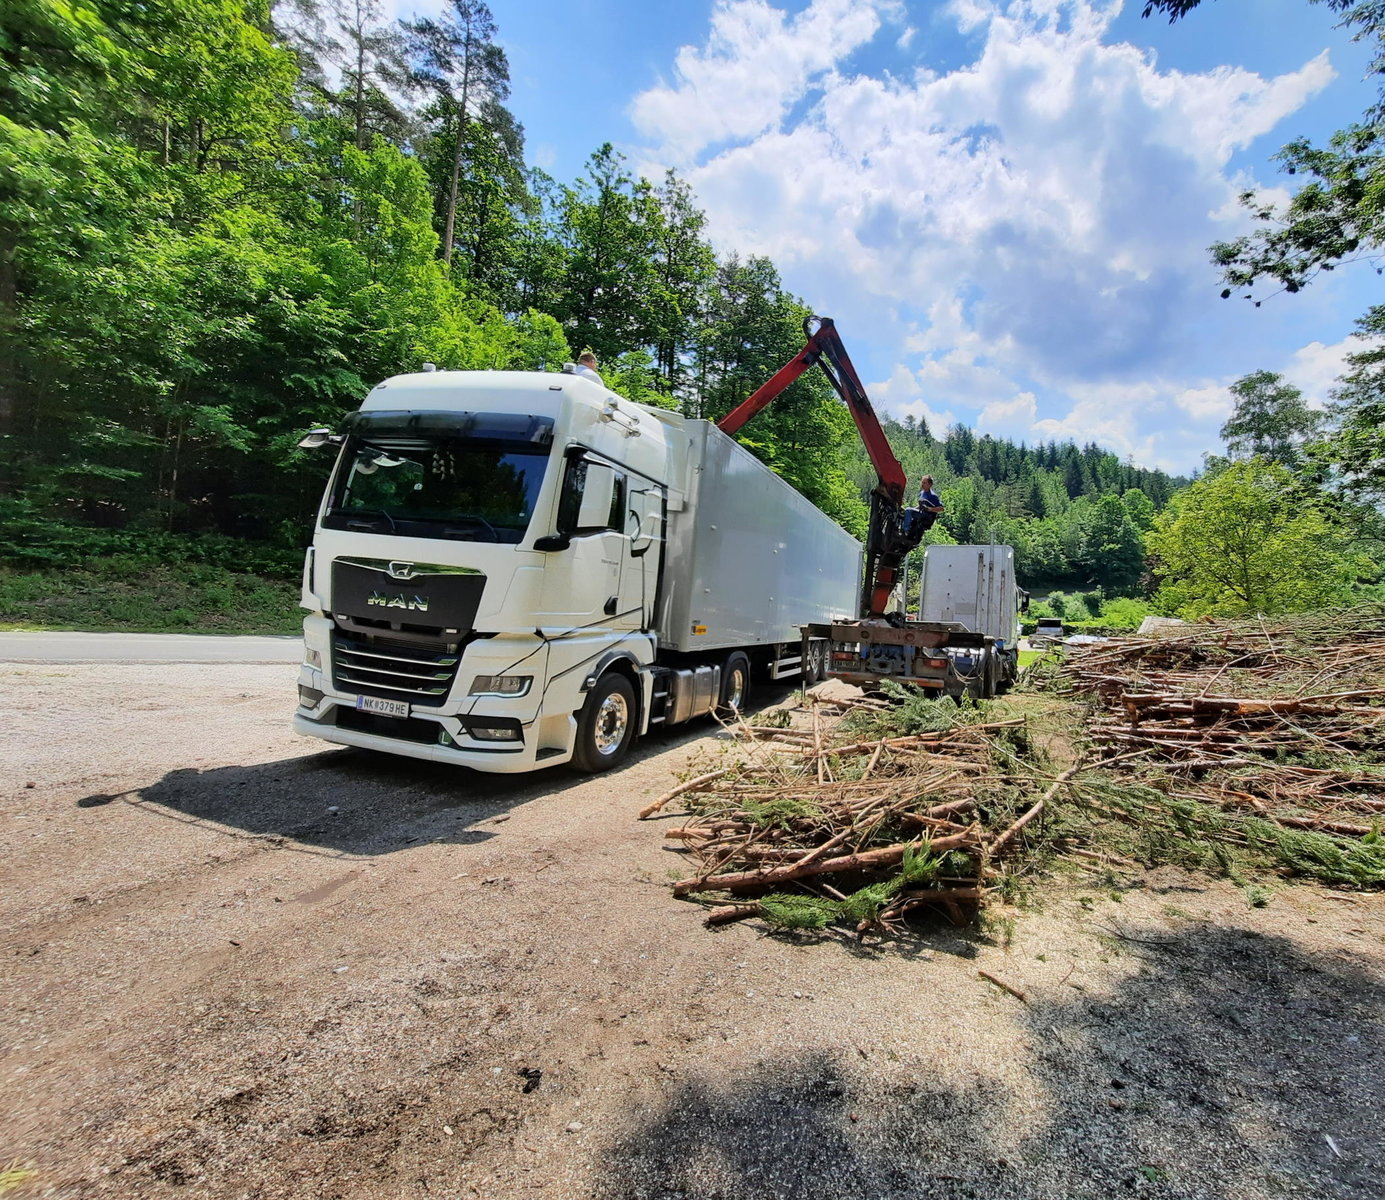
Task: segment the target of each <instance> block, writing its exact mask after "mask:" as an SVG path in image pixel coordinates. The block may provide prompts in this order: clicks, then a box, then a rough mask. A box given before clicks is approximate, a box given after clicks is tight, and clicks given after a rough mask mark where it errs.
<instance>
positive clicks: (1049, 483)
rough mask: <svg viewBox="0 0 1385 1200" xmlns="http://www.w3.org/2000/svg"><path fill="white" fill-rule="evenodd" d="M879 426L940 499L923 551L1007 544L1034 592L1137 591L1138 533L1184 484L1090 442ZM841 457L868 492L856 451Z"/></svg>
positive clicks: (1141, 562)
mask: <svg viewBox="0 0 1385 1200" xmlns="http://www.w3.org/2000/svg"><path fill="white" fill-rule="evenodd" d="M885 429H886V434H887V436H888V437H889V439H890V443H891V444H892V445H893V446H894V448H895V451H896V453H897V454H898V456H899V459H900V462H901V463H903V465H904V468H905V470H906V471H907V472H908V475H909V486H910V488H911V489H912V490H913V491H916V490H917V484H918V480H919V477H920V476H922V475H931V476H933V479H934V484H935V490H937V491H938V493H939V494H940V495H941V496H942V499H943V505H944V510H945V511H944V513H943V516H942V517H941V518H940V520H939V522H938V524H937V525H936V526H934V528H933V530H932V531H930V533H929V535H928V538H927V542H928V544H932V543H934V542H956V543H963V544H970V543H987V542H994V543H998V544H1001V545H1009V546H1013V547H1014V548H1015V567H1016V571H1017V572H1018V574H1019V576H1020V579H1021V581H1022V582H1023V583H1024V584H1026V586H1029V587H1033V588H1039V589H1047V588H1050V587H1055V588H1056V587H1064V588H1081V589H1086V590H1090V589H1093V588H1095V589H1098V590H1100V591H1103V592H1104V593H1105V594H1106V595H1132V594H1134V593H1136V592H1138V591H1139V590H1140V588H1141V582H1142V576H1143V573H1144V569H1145V553H1144V535H1145V533H1146V531H1147V530H1148V529H1149V528H1150V527H1151V525H1152V523H1153V520H1154V516H1155V513H1156V512H1158V511H1159V510H1160V509H1162V508H1163V507H1164V505H1165V504H1167V503H1168V500H1169V498H1170V497H1171V496H1172V495H1173V494H1174V493H1175V492H1176V491H1177V490H1178V489H1179V488H1180V487H1183V486H1186V484H1187V480H1185V479H1182V478H1178V477H1174V476H1170V475H1167V474H1165V473H1164V472H1163V471H1152V470H1145V469H1142V468H1139V467H1136V466H1133V465H1132V464H1130V463H1128V462H1124V461H1122V460H1121V459H1120V458H1118V457H1117V456H1116V455H1115V454H1113V453H1111V452H1110V451H1109V450H1103V449H1101V448H1100V447H1099V446H1096V445H1093V444H1090V443H1089V444H1088V445H1086V446H1082V447H1078V446H1077V445H1076V444H1075V443H1073V442H1045V443H1041V444H1039V445H1036V446H1026V445H1022V444H1016V443H1014V442H1011V441H1008V440H1007V439H1004V438H996V437H992V436H991V435H989V434H982V435H980V436H977V435H976V434H975V433H974V432H972V430H970V429H967V428H965V427H964V426H961V425H952V426H950V427H949V428H948V430H947V431H946V433H945V434H944V436H943V437H942V438H941V439H937V438H934V437H933V435H932V433H931V432H930V430H929V429H928V427H927V425H926V424H925V423H923V422H919V421H916V420H915V419H914V418H912V417H909V418H906V419H905V420H904V421H902V422H896V421H887V422H886V425H885ZM849 454H850V458H851V468H850V474H851V476H852V478H853V479H855V480H856V481H857V483H858V484H859V485H860V486H862V487H869V486H870V485H871V484H873V483H874V479H875V476H874V472H873V470H872V468H871V466H870V462H869V460H868V459H867V457H866V455H865V451H864V449H856V448H854V447H853V449H852V450H851V451H850V452H849Z"/></svg>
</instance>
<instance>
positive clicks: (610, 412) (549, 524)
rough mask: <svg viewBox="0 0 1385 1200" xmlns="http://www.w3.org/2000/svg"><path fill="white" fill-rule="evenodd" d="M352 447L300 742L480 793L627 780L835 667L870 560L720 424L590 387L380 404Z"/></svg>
mask: <svg viewBox="0 0 1385 1200" xmlns="http://www.w3.org/2000/svg"><path fill="white" fill-rule="evenodd" d="M328 442H330V443H339V444H340V454H339V457H338V459H337V465H336V469H335V471H334V472H333V475H332V478H331V481H330V482H329V484H328V487H327V491H326V494H325V496H324V498H323V501H322V505H321V508H320V509H319V512H318V519H317V526H316V530H315V533H314V536H313V544H312V547H311V549H310V550H309V551H308V555H307V561H306V564H305V568H304V576H303V597H302V604H303V607H304V608H306V609H307V610H308V616H307V617H306V618H305V620H304V622H303V634H304V648H305V659H304V665H303V668H302V672H301V674H300V676H299V706H298V710H297V712H296V714H295V716H294V727H295V729H297V730H298V731H299V732H300V733H305V734H310V735H312V736H314V737H320V738H325V739H327V740H328V741H332V742H339V743H343V744H345V745H352V746H364V747H369V748H371V749H375V750H384V751H389V752H391V753H396V754H404V755H409V756H411V757H414V758H424V759H429V760H432V761H438V762H452V763H459V764H462V765H464V766H469V767H474V768H477V769H478V770H483V771H504V772H517V771H529V770H533V769H535V768H537V767H543V766H548V765H551V764H558V763H568V762H571V763H573V764H574V765H576V766H578V767H580V768H582V769H584V770H602V769H604V768H607V767H611V766H614V765H615V764H616V763H617V762H619V761H620V760H621V759H622V758H623V757H624V755H625V753H626V751H627V750H628V749H629V747H630V744H631V742H632V741H633V739H634V738H635V737H636V736H638V735H639V734H642V733H644V732H646V731H648V730H649V729H650V728H652V727H655V726H661V725H672V724H675V723H677V722H680V721H686V720H688V719H690V718H692V717H695V716H698V715H701V714H704V713H708V712H711V711H714V710H717V709H729V708H733V707H738V706H739V705H740V704H741V703H742V702H743V701H744V698H745V693H746V689H747V687H748V685H749V681H750V676H751V671H752V668H758V669H761V670H763V671H764V672H765V673H766V674H768V675H769V676H770V677H771V678H779V677H782V676H786V675H793V674H797V673H799V672H800V670H802V669H804V668H805V667H806V668H807V669H808V674H809V676H810V677H811V675H812V673H813V670H814V669H815V668H816V669H820V668H822V667H824V666H825V663H826V654H825V646H823V645H816V646H814V645H809V650H808V655H807V662H806V663H805V661H804V655H803V651H802V644H801V643H800V640H799V629H800V627H801V626H802V625H803V624H804V623H805V622H832V621H833V620H835V619H839V618H843V617H849V616H852V615H853V614H854V611H855V606H856V599H857V592H858V587H859V582H860V578H861V556H862V548H861V545H860V543H859V542H857V541H856V540H855V539H854V538H852V537H851V536H850V535H849V534H847V533H846V532H845V531H844V530H842V529H841V527H840V526H838V525H837V524H836V522H834V521H833V520H832V519H831V518H829V517H828V516H826V515H825V514H824V513H822V512H820V511H819V510H818V509H817V508H815V507H814V506H813V505H812V504H811V503H809V502H808V501H807V500H806V499H804V497H803V496H801V495H800V494H799V493H798V492H796V491H795V490H794V489H793V488H791V487H790V486H789V485H788V484H786V483H785V482H784V481H783V480H782V479H780V478H779V477H778V476H777V475H775V474H774V473H773V472H772V471H770V470H769V469H768V468H767V467H765V466H764V465H763V464H762V463H761V462H760V461H759V460H758V459H756V458H755V457H754V456H753V455H752V454H750V453H749V452H748V451H746V450H745V449H743V448H742V447H741V446H740V445H739V444H737V443H736V442H735V441H733V440H732V439H731V438H730V437H728V436H727V435H726V434H724V433H722V432H721V431H720V430H718V429H717V428H716V427H715V426H714V425H712V424H710V423H709V422H706V421H700V420H691V419H688V418H684V417H682V416H679V415H678V414H676V413H671V412H666V411H663V410H660V409H653V408H647V407H644V406H642V405H638V404H634V403H631V402H630V401H628V400H625V399H623V398H621V397H619V396H617V395H616V394H615V393H613V392H611V391H610V390H609V389H607V388H605V387H603V386H602V385H600V384H599V383H597V382H595V381H594V380H591V379H588V378H584V377H581V376H578V375H573V374H556V373H544V372H508V371H428V372H423V373H419V374H412V375H401V376H397V377H395V378H393V379H389V380H387V381H386V382H384V383H382V384H380V385H379V386H378V387H377V388H375V389H374V390H373V391H372V392H371V393H370V395H369V396H368V397H367V398H366V400H365V402H364V404H363V405H362V406H361V409H360V411H359V412H357V413H354V414H352V416H351V417H350V418H349V419H348V421H347V423H346V428H345V431H344V433H343V434H341V435H339V436H329V434H328V433H327V431H325V430H324V431H315V433H314V434H313V435H309V437H308V438H307V439H305V442H304V444H305V445H315V444H322V443H328Z"/></svg>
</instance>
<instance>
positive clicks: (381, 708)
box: [356, 696, 409, 717]
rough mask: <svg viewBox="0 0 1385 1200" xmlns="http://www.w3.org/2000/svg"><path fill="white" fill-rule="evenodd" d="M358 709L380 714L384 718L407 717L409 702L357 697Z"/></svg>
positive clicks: (374, 697)
mask: <svg viewBox="0 0 1385 1200" xmlns="http://www.w3.org/2000/svg"><path fill="white" fill-rule="evenodd" d="M356 707H357V708H359V709H360V710H361V711H362V712H368V713H378V714H379V715H380V716H382V717H407V716H408V715H409V703H408V701H407V700H382V699H380V697H378V696H357V697H356Z"/></svg>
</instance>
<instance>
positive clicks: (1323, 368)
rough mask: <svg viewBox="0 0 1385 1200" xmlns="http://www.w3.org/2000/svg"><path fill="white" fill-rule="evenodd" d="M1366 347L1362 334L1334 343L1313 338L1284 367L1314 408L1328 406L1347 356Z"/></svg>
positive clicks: (1288, 378) (1284, 370)
mask: <svg viewBox="0 0 1385 1200" xmlns="http://www.w3.org/2000/svg"><path fill="white" fill-rule="evenodd" d="M1362 348H1363V346H1362V343H1361V341H1360V339H1359V338H1354V337H1350V338H1344V339H1343V340H1342V341H1340V342H1337V343H1335V344H1334V345H1331V346H1324V345H1323V344H1322V342H1309V343H1308V345H1306V346H1304V347H1302V348H1301V349H1299V350H1297V351H1296V352H1295V353H1294V356H1293V358H1291V359H1290V360H1289V361H1288V362H1287V363H1286V364H1285V365H1284V368H1283V371H1282V373H1283V375H1284V378H1285V379H1286V380H1288V381H1289V382H1290V383H1292V384H1293V385H1294V386H1295V387H1296V388H1298V389H1299V390H1300V391H1301V392H1302V393H1303V398H1304V400H1306V401H1307V402H1308V404H1309V406H1310V407H1312V408H1324V407H1325V406H1326V405H1327V402H1328V399H1329V395H1328V393H1329V392H1330V391H1331V390H1332V388H1333V387H1334V386H1335V385H1336V382H1337V379H1338V377H1339V376H1340V375H1341V374H1342V372H1343V371H1344V370H1345V369H1346V356H1347V355H1348V354H1350V353H1351V352H1352V351H1354V350H1361V349H1362Z"/></svg>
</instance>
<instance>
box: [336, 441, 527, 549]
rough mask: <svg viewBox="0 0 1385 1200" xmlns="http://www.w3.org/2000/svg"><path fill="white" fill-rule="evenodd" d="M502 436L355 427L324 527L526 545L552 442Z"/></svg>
mask: <svg viewBox="0 0 1385 1200" xmlns="http://www.w3.org/2000/svg"><path fill="white" fill-rule="evenodd" d="M428 424H432V423H431V422H429V423H428ZM497 432H501V431H498V430H495V429H487V428H475V427H474V425H473V428H472V429H469V430H464V431H452V430H444V429H435V428H427V427H426V426H424V427H420V423H419V422H413V423H411V426H410V427H401V423H399V422H394V423H390V422H386V421H378V422H377V421H371V422H365V421H361V422H357V423H356V424H355V428H354V429H353V431H352V433H351V434H350V436H349V437H348V439H347V443H346V448H345V450H344V452H343V454H342V459H341V463H340V465H339V466H338V468H337V473H336V477H335V479H334V480H333V482H332V485H331V492H330V498H329V502H328V505H327V512H326V513H325V514H324V516H323V519H322V523H323V525H325V526H327V527H328V528H330V529H353V530H360V531H369V532H372V533H393V534H397V535H400V536H403V537H427V538H450V539H453V540H456V541H469V542H509V543H516V542H518V541H520V539H521V538H523V537H524V533H525V530H526V529H528V527H529V518H530V516H531V515H532V513H533V509H534V502H535V500H537V498H538V494H539V487H540V485H541V484H542V483H543V477H544V471H545V470H546V469H547V467H548V460H549V439H547V438H534V439H529V438H518V437H512V436H494V434H496V433H497ZM503 432H504V433H508V432H509V431H508V430H505V431H503ZM477 434H479V435H480V436H476V435H477ZM488 434H489V435H491V436H487V435H488Z"/></svg>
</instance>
